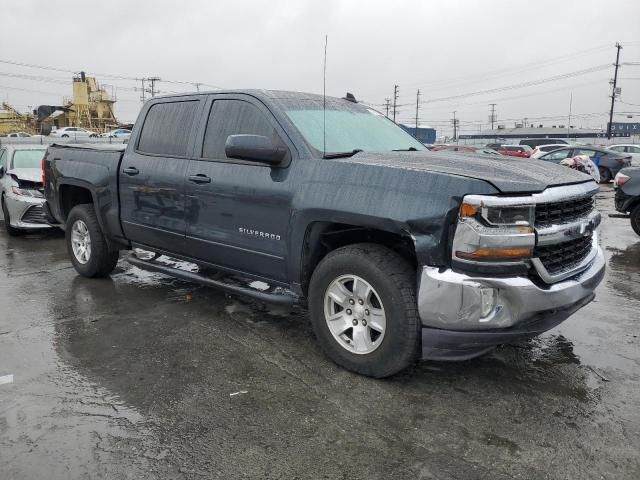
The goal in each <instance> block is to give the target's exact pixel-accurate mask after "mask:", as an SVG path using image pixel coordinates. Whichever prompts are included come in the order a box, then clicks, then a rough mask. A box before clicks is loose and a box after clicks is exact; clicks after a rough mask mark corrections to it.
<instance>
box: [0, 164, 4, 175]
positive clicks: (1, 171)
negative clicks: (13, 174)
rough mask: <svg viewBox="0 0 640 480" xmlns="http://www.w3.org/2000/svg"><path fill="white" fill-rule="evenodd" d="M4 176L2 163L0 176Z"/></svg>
mask: <svg viewBox="0 0 640 480" xmlns="http://www.w3.org/2000/svg"><path fill="white" fill-rule="evenodd" d="M2 177H4V165H0V178H2Z"/></svg>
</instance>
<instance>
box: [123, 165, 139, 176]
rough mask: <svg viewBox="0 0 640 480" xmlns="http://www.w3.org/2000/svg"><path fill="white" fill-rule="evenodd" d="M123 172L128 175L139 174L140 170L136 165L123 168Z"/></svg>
mask: <svg viewBox="0 0 640 480" xmlns="http://www.w3.org/2000/svg"><path fill="white" fill-rule="evenodd" d="M122 172H123V173H126V174H127V175H131V176H133V175H138V174H139V173H140V170H138V169H137V168H136V167H127V168H123V169H122Z"/></svg>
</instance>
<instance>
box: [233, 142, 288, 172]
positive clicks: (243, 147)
mask: <svg viewBox="0 0 640 480" xmlns="http://www.w3.org/2000/svg"><path fill="white" fill-rule="evenodd" d="M224 151H225V153H226V154H227V157H229V158H238V159H240V160H252V161H254V162H263V163H268V164H270V165H277V164H278V163H280V162H282V160H284V157H285V156H286V154H287V149H286V148H285V147H283V146H279V145H275V144H274V143H273V141H272V140H271V139H270V138H267V137H264V136H262V135H229V136H228V137H227V141H226V142H225V145H224Z"/></svg>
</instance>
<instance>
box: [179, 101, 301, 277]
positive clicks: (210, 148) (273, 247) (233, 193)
mask: <svg viewBox="0 0 640 480" xmlns="http://www.w3.org/2000/svg"><path fill="white" fill-rule="evenodd" d="M205 111H206V112H207V113H206V118H207V119H206V122H202V124H203V126H202V132H201V135H200V136H199V138H201V140H199V144H198V147H197V151H196V154H195V157H197V158H194V159H192V160H191V161H190V162H189V168H188V172H187V182H186V185H187V186H186V202H187V247H188V250H189V255H190V256H192V257H195V258H198V259H200V260H203V261H205V262H208V263H211V264H214V265H217V266H219V267H223V268H226V269H228V270H233V271H240V272H243V273H248V274H251V275H254V276H258V277H262V278H265V279H269V280H276V281H282V282H284V281H286V278H287V277H286V267H285V261H284V258H285V255H286V253H287V229H288V225H289V218H290V215H291V199H292V188H291V178H292V173H293V170H294V166H295V163H294V164H292V163H291V162H290V160H291V152H293V151H294V147H293V144H292V143H291V142H290V140H289V139H288V137H287V136H286V134H285V132H284V130H283V129H282V128H281V127H280V125H279V124H278V122H277V121H276V119H275V118H274V117H273V115H272V114H271V113H270V112H269V110H268V109H267V108H266V107H265V106H264V105H263V104H262V103H261V102H259V101H258V100H257V99H255V98H254V97H251V96H248V95H213V96H211V97H210V99H209V102H208V104H207V107H206V110H205ZM237 134H253V135H264V136H268V137H270V138H272V139H273V140H274V141H276V142H278V143H280V144H282V145H284V146H286V147H287V149H288V152H289V153H288V154H287V159H286V161H285V162H284V163H283V164H282V165H281V166H270V165H267V164H265V163H259V162H249V161H242V160H235V159H230V158H227V156H226V154H225V148H224V147H225V142H226V140H227V137H228V136H229V135H237Z"/></svg>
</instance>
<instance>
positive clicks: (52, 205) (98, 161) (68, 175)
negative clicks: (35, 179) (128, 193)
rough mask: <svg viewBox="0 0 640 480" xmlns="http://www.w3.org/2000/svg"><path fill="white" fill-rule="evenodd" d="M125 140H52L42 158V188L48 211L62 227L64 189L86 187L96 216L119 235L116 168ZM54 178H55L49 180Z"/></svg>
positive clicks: (103, 226) (113, 232) (65, 209)
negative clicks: (112, 142)
mask: <svg viewBox="0 0 640 480" xmlns="http://www.w3.org/2000/svg"><path fill="white" fill-rule="evenodd" d="M125 149H126V145H124V144H113V145H110V144H104V145H103V144H100V145H98V144H66V145H59V144H53V145H51V146H50V147H49V149H48V150H47V154H46V155H45V158H44V169H45V177H46V182H47V184H48V187H49V188H45V194H46V199H47V205H48V206H49V212H48V213H49V215H50V216H51V217H53V218H54V219H55V220H56V222H57V223H59V224H60V225H61V226H63V227H64V219H65V217H66V214H65V213H68V211H67V210H68V205H66V204H65V198H66V192H68V191H70V190H72V189H73V188H76V187H80V188H85V189H87V190H88V191H90V192H91V195H92V197H93V198H92V199H91V201H92V202H93V203H94V204H95V205H96V207H97V208H96V210H97V212H98V220H99V221H100V223H101V226H102V228H103V229H104V231H105V232H110V234H111V237H112V239H114V240H117V239H122V240H124V236H123V233H122V227H121V224H120V218H119V209H120V204H119V200H118V169H119V167H120V162H121V160H122V156H123V153H124V150H125ZM53 179H55V181H51V180H53Z"/></svg>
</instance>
